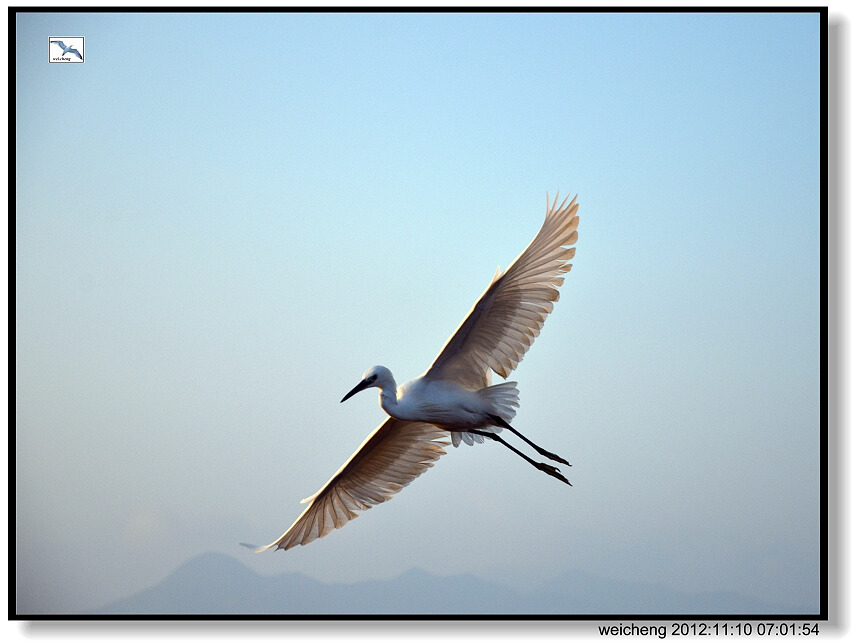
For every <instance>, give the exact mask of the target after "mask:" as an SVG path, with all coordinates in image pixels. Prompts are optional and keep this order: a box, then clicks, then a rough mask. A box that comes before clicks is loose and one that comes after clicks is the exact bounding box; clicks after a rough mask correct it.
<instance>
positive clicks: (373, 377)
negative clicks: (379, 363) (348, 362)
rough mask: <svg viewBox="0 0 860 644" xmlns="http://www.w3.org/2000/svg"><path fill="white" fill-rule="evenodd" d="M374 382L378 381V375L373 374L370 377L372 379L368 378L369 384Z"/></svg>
mask: <svg viewBox="0 0 860 644" xmlns="http://www.w3.org/2000/svg"><path fill="white" fill-rule="evenodd" d="M374 380H376V374H373V375H372V376H370V378H368V381H369V382H373V381H374Z"/></svg>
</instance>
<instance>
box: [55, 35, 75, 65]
mask: <svg viewBox="0 0 860 644" xmlns="http://www.w3.org/2000/svg"><path fill="white" fill-rule="evenodd" d="M48 62H49V63H82V62H84V37H83V36H63V37H62V38H49V39H48Z"/></svg>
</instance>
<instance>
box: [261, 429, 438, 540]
mask: <svg viewBox="0 0 860 644" xmlns="http://www.w3.org/2000/svg"><path fill="white" fill-rule="evenodd" d="M447 436H448V432H447V431H445V430H442V429H439V428H438V427H435V426H433V425H428V424H426V423H416V422H410V421H402V420H396V419H394V418H389V419H388V420H386V421H385V422H384V423H382V424H381V425H380V426H379V427H377V428H376V430H374V431H373V433H371V434H370V436H368V437H367V439H366V440H365V441H364V443H362V444H361V446H360V447H359V448H358V449H357V450H356V451H355V453H354V454H353V455H352V456H351V457H350V458H349V460H347V462H346V463H344V464H343V466H342V467H341V468H340V469H339V470H338V471H337V472H336V473H335V475H334V476H333V477H331V479H330V480H329V482H328V483H326V484H325V485H324V486H323V487H322V489H320V491H319V492H317V493H316V494H314V495H313V496H311V497H309V498H307V499H304V500H303V501H302V503H307V502H309V503H310V505H308V507H307V508H305V511H304V512H302V514H301V515H300V516H299V518H298V519H296V521H295V522H294V523H293V525H291V526H290V528H289V529H288V530H287V531H286V532H285V533H284V534H283V535H281V537H280V538H279V539H278V540H277V541H275V542H273V543H270V544H269V545H267V546H263V547H262V548H259V549H257V552H262V551H263V550H267V549H269V548H271V547H273V546H275V547H276V548H275V549H276V550H282V549H283V550H288V549H290V548H292V547H294V546H298V545H302V546H303V545H306V544H308V543H310V542H311V541H313V540H314V539H318V538H320V537H324V536H325V535H327V534H328V533H329V532H331V531H332V530H334V529H336V528H340V527H343V526H344V525H345V524H346V523H347V522H348V521H350V520H351V519H354V518H355V517H357V516H358V513H359V512H361V511H362V510H367V509H368V508H370V507H371V506H373V505H376V504H377V503H382V502H384V501H387V500H388V499H390V498H391V497H392V496H393V495H394V494H396V493H397V492H399V491H400V490H402V489H403V488H404V487H405V486H407V485H409V483H411V482H412V481H414V480H415V479H416V478H418V476H420V475H421V474H422V473H423V472H424V471H426V470H427V468H429V467H432V466H433V463H434V461H436V460H438V459H439V457H440V456H442V454H444V453H445V445H448V444H449V442H448V441H447V440H446V438H447Z"/></svg>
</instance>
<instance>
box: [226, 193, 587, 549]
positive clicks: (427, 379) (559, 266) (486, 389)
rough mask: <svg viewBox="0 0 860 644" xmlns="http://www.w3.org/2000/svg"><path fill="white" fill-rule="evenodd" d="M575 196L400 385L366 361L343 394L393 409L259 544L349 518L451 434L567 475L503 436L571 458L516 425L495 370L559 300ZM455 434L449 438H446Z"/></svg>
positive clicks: (297, 541)
mask: <svg viewBox="0 0 860 644" xmlns="http://www.w3.org/2000/svg"><path fill="white" fill-rule="evenodd" d="M578 209H579V204H577V203H576V197H574V198H573V199H572V200H571V201H570V203H568V201H567V198H565V199H564V200H563V201H562V203H561V205H558V195H556V198H555V201H554V202H553V203H552V205H550V202H549V194H547V210H546V218H545V220H544V222H543V225H542V226H541V228H540V230H539V231H538V233H537V235H536V236H535V238H534V239H533V240H532V242H531V243H530V244H529V245H528V247H527V248H526V249H525V250H524V251H523V252H522V253H521V254H520V256H519V257H517V258H516V259H515V260H514V261H513V263H512V264H511V265H510V266H509V267H508V268H507V269H506V270H505V271H504V272H500V271H499V270H498V269H497V270H496V274H495V276H494V277H493V279H492V281H491V282H490V285H489V286H488V287H487V289H486V291H484V293H483V295H481V297H480V298H479V299H478V301H477V302H476V303H475V305H474V307H472V310H471V311H470V312H469V314H468V315H467V316H466V318H465V319H464V320H463V322H462V323H461V324H460V326H459V328H458V329H457V330H456V331H455V332H454V334H453V335H452V336H451V338H450V339H449V340H448V342H447V344H446V345H445V347H444V348H443V349H442V351H441V352H440V353H439V355H438V356H437V357H436V359H435V360H434V361H433V364H432V365H430V368H429V369H427V371H426V372H425V373H424V374H423V375H422V376H420V377H419V378H416V379H415V380H411V381H409V382H406V383H404V384H402V385H401V386H400V387H397V385H396V383H395V381H394V377H393V376H392V374H391V371H389V370H388V369H387V368H386V367H381V366H376V367H371V368H370V369H368V370H367V371H366V372H365V373H364V375H363V376H362V378H361V381H360V382H359V383H358V384H357V385H356V386H355V387H353V389H352V390H350V391H349V393H347V394H346V396H344V397H343V399H342V400H341V402H344V401H345V400H347V399H348V398H350V397H351V396H353V395H355V394H356V393H358V392H360V391H362V390H364V389H369V388H373V387H375V388H377V389H379V404H380V406H381V407H382V409H383V410H384V411H385V413H386V414H388V418H387V419H386V420H385V421H384V422H383V423H382V424H381V425H380V426H379V427H377V428H376V429H375V430H374V431H373V432H372V433H371V434H370V436H368V437H367V438H366V439H365V441H364V442H363V443H362V444H361V446H360V447H359V448H358V449H357V450H356V451H355V453H354V454H353V455H352V456H351V457H350V458H349V459H348V460H347V461H346V463H344V464H343V466H342V467H341V468H340V469H339V470H338V471H337V472H335V474H334V476H332V477H331V479H329V481H328V483H326V484H325V485H324V486H323V487H322V488H321V489H320V490H319V491H318V492H317V493H316V494H314V495H313V496H311V497H308V498H307V499H303V500H302V503H307V504H308V506H307V507H306V508H305V510H304V512H302V514H301V515H300V516H299V518H298V519H296V521H295V522H294V523H293V525H291V526H290V528H289V529H288V530H287V531H286V532H284V534H283V535H281V536H280V537H279V538H278V539H277V540H276V541H274V542H273V543H270V544H269V545H267V546H263V547H260V548H257V547H255V546H250V545H248V544H242V545H244V546H246V547H249V548H252V549H255V550H256V551H257V552H262V551H264V550H268V549H269V548H272V547H274V548H275V550H282V549H283V550H288V549H290V548H293V547H294V546H297V545H306V544H308V543H310V542H311V541H313V540H315V539H318V538H320V537H324V536H325V535H327V534H328V533H329V532H331V531H332V530H334V529H335V528H341V527H343V526H344V525H345V524H346V523H347V522H348V521H350V520H351V519H354V518H355V517H357V516H358V513H359V512H361V511H363V510H367V509H368V508H370V507H371V506H373V505H376V504H377V503H382V502H384V501H387V500H388V499H390V498H391V497H392V496H393V495H394V494H396V493H397V492H399V491H400V490H401V489H403V488H404V487H405V486H406V485H408V484H409V483H411V482H412V481H413V480H415V479H416V478H417V477H418V476H420V475H421V474H422V473H423V472H425V471H426V470H427V468H429V467H432V465H433V464H434V462H435V461H436V460H438V459H439V457H440V456H442V454H444V453H445V446H446V445H449V444H451V443H453V444H454V446H455V447H457V446H458V445H459V444H460V442H461V441H462V442H465V443H466V444H467V445H472V444H473V443H475V442H479V443H480V442H483V440H484V439H490V440H493V441H496V442H498V443H500V444H502V445H504V446H505V447H507V448H508V449H510V450H511V451H513V452H514V453H516V454H517V455H518V456H520V457H521V458H523V459H525V460H526V461H528V462H529V463H530V464H532V465H533V466H534V467H536V468H537V469H539V470H541V471H542V472H545V473H546V474H549V475H550V476H552V477H554V478H556V479H558V480H560V481H562V482H564V483H567V484H568V485H570V482H569V481H568V480H567V479H566V478H565V477H564V475H563V474H562V473H561V471H560V470H559V468H558V467H556V466H554V465H549V464H547V463H543V462H540V461H537V460H535V459H532V458H531V457H529V456H527V455H526V454H524V453H523V452H522V451H520V450H519V449H517V448H516V447H514V446H513V445H511V444H510V443H508V442H507V441H506V440H505V439H504V438H502V437H501V436H499V433H500V432H501V431H502V430H508V431H510V432H512V433H513V434H514V435H516V436H518V437H519V438H521V439H522V440H524V441H525V442H526V443H528V445H530V446H531V447H532V448H533V449H534V450H535V451H536V452H537V453H539V454H540V455H542V456H544V457H546V458H548V459H550V460H552V461H555V462H557V463H562V464H564V465H570V463H568V462H567V461H566V460H565V459H563V458H561V457H560V456H557V455H556V454H553V453H552V452H550V451H548V450H545V449H544V448H542V447H540V446H538V445H537V444H535V443H533V442H532V441H530V440H529V439H528V438H526V437H525V436H523V435H522V434H521V433H520V432H518V431H517V430H515V429H514V428H513V427H511V425H510V423H511V421H512V420H513V418H514V415H515V414H516V411H515V408H516V407H519V391H518V390H517V383H516V382H502V383H500V384H496V385H493V384H491V378H492V374H491V373H490V372H491V371H494V372H495V373H497V374H498V375H499V376H501V377H502V378H507V377H508V376H509V375H510V374H511V372H512V371H513V370H514V369H515V368H516V366H517V364H518V363H519V362H520V360H522V358H523V355H524V354H525V353H526V351H528V348H529V347H530V346H531V344H532V342H534V339H535V338H536V337H537V336H538V334H539V333H540V330H541V328H542V327H543V324H544V322H545V320H546V318H547V316H548V315H549V314H550V312H551V311H552V308H553V302H555V301H556V300H558V297H559V293H558V288H559V287H560V286H561V285H562V283H563V282H564V278H563V277H562V275H563V274H564V273H567V272H568V271H569V270H570V268H571V265H570V264H569V263H567V262H568V260H570V259H571V258H572V257H573V255H574V252H575V250H576V249H575V248H573V245H574V244H575V243H576V241H577V237H578V233H577V226H578V224H579V217H578V216H577V214H576V213H577V210H578ZM449 437H450V442H449V441H448V438H449Z"/></svg>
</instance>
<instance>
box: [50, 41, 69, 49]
mask: <svg viewBox="0 0 860 644" xmlns="http://www.w3.org/2000/svg"><path fill="white" fill-rule="evenodd" d="M53 43H54V44H55V45H59V46H60V47H62V48H63V49H65V48H66V44H65V43H64V42H63V41H62V40H54V41H53Z"/></svg>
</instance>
